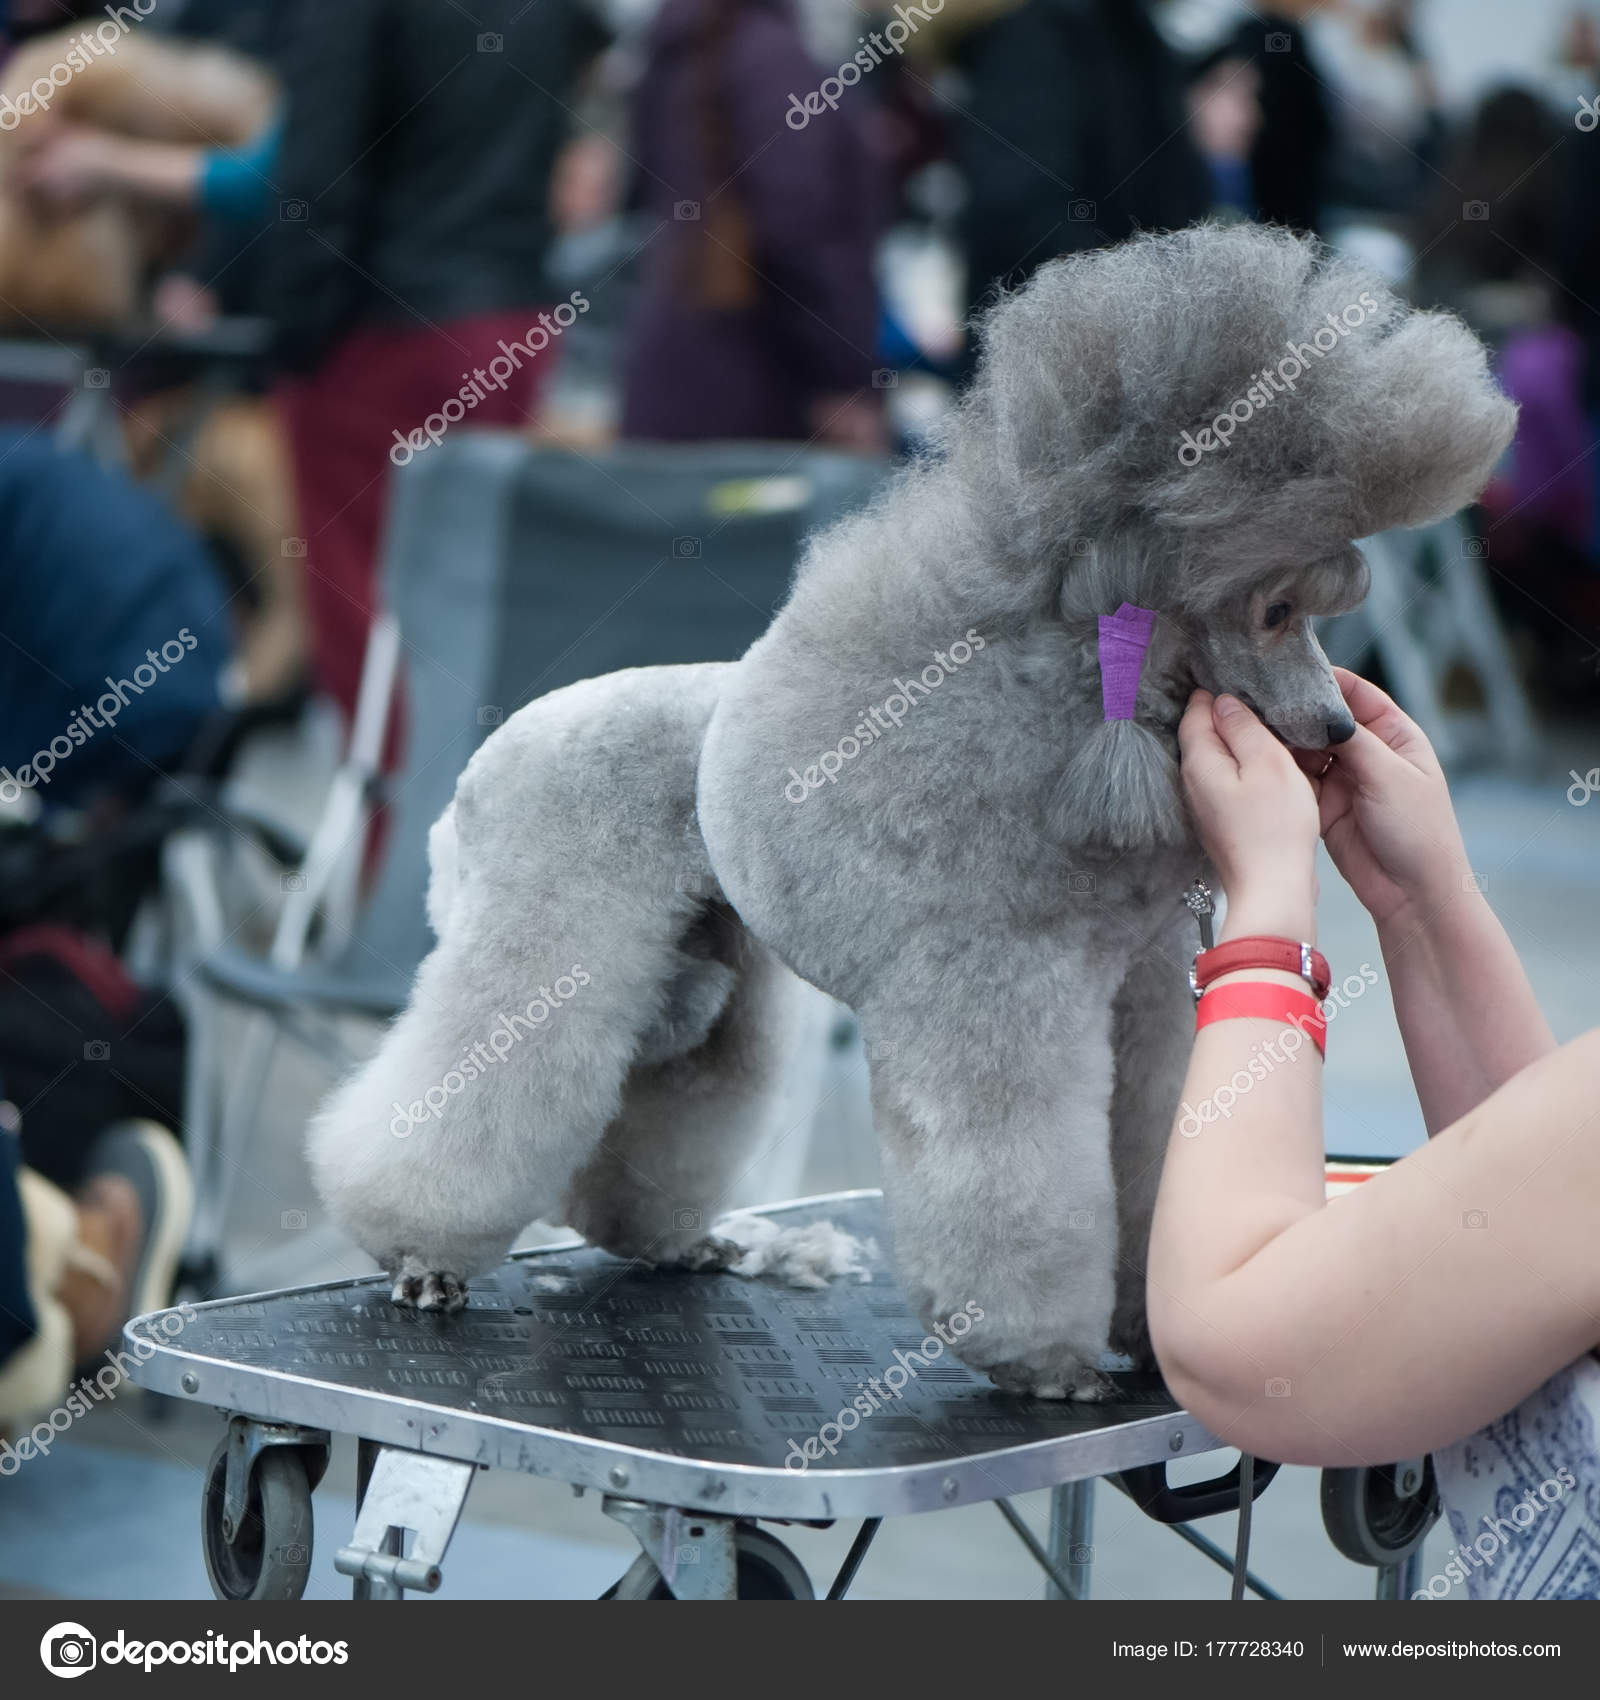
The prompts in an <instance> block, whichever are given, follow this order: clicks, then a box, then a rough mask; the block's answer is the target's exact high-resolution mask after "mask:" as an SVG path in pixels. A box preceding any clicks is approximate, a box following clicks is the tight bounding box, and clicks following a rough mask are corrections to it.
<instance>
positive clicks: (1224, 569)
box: [948, 225, 1516, 748]
mask: <svg viewBox="0 0 1600 1700" xmlns="http://www.w3.org/2000/svg"><path fill="white" fill-rule="evenodd" d="M982 342H983V358H982V362H981V365H980V367H979V372H978V376H977V379H976V380H975V382H974V384H973V386H972V390H971V392H970V393H969V396H968V398H967V400H966V402H965V404H964V405H963V406H962V408H961V409H959V410H958V414H957V417H956V419H955V421H954V423H953V425H952V427H951V434H950V440H949V443H948V455H949V458H950V461H951V464H952V465H953V466H954V468H955V469H956V470H957V471H958V473H959V474H960V475H961V483H962V485H963V487H964V488H965V490H966V491H967V492H968V500H969V501H970V502H972V503H973V504H975V506H976V508H977V509H978V513H979V518H980V522H981V528H982V533H983V535H984V537H985V538H986V539H988V540H989V541H990V543H991V548H990V550H989V551H988V552H987V555H986V559H985V561H984V563H983V565H982V568H981V570H982V571H984V572H985V573H990V574H998V575H999V577H1000V580H1001V583H1002V586H1003V587H1004V592H1005V595H1006V599H1007V600H1008V601H1009V603H1010V605H1011V606H1012V607H1014V608H1017V609H1018V610H1025V609H1026V610H1033V611H1035V612H1038V613H1041V614H1056V613H1059V615H1060V616H1062V617H1063V618H1065V619H1067V620H1068V622H1069V623H1071V622H1073V621H1074V620H1077V621H1092V617H1093V616H1094V615H1097V614H1109V613H1111V612H1113V611H1114V609H1115V608H1116V606H1117V605H1118V603H1119V602H1120V601H1123V600H1126V601H1129V602H1133V603H1136V604H1138V605H1139V606H1141V607H1146V608H1154V609H1156V610H1157V611H1158V613H1159V614H1160V615H1161V616H1162V619H1161V622H1160V625H1159V627H1158V632H1159V633H1160V634H1162V639H1163V641H1162V646H1161V653H1162V655H1163V656H1164V658H1165V664H1166V666H1167V670H1168V674H1169V676H1170V677H1171V678H1172V679H1173V681H1174V682H1175V684H1176V685H1181V684H1182V683H1184V682H1185V681H1187V682H1188V683H1191V684H1200V685H1204V686H1206V687H1208V688H1210V689H1212V690H1227V691H1231V692H1233V693H1234V694H1235V695H1238V696H1241V697H1243V698H1244V699H1245V700H1246V701H1249V702H1252V703H1253V704H1254V705H1255V706H1256V707H1257V709H1258V710H1259V711H1260V713H1261V714H1262V716H1263V718H1264V719H1265V720H1267V722H1268V723H1269V724H1270V725H1272V726H1273V727H1274V729H1275V730H1277V731H1278V732H1279V733H1280V734H1282V736H1283V737H1285V738H1286V739H1287V740H1289V741H1290V742H1291V743H1295V744H1299V745H1303V746H1306V747H1311V748H1317V747H1321V746H1323V745H1325V744H1327V743H1329V742H1337V741H1338V740H1339V739H1341V738H1342V737H1347V736H1349V733H1350V724H1349V719H1348V716H1347V714H1346V711H1345V707H1344V703H1343V701H1342V699H1341V697H1340V695H1339V692H1338V690H1337V688H1336V687H1335V684H1334V680H1333V676H1332V674H1331V672H1330V671H1329V669H1328V664H1327V661H1326V659H1325V658H1324V656H1323V654H1322V651H1321V649H1320V647H1319V646H1318V644H1317V641H1316V638H1315V637H1314V636H1313V634H1312V631H1311V627H1310V623H1309V622H1310V620H1311V619H1312V618H1313V617H1314V616H1316V615H1322V614H1332V613H1337V612H1341V611H1342V610H1344V609H1347V608H1351V607H1353V606H1354V605H1355V604H1356V603H1358V602H1359V601H1360V600H1361V598H1362V596H1363V595H1364V594H1365V593H1366V587H1367V570H1366V567H1365V564H1364V561H1363V558H1362V556H1361V554H1360V552H1359V551H1358V550H1357V549H1356V548H1354V547H1353V544H1354V540H1355V539H1357V538H1362V537H1367V536H1371V535H1373V534H1375V533H1377V532H1381V531H1387V530H1389V529H1391V528H1393V527H1397V526H1416V525H1422V524H1425V523H1427V522H1428V521H1430V520H1434V519H1438V518H1440V517H1442V516H1444V515H1446V514H1449V513H1453V512H1454V511H1455V510H1456V509H1457V508H1459V507H1460V506H1461V505H1462V504H1463V503H1465V502H1468V501H1470V500H1471V499H1472V498H1473V497H1474V496H1476V495H1477V493H1478V492H1479V491H1480V490H1481V489H1482V487H1483V485H1484V484H1485V482H1486V481H1487V480H1488V477H1489V474H1490V472H1491V470H1492V469H1493V467H1494V464H1495V462H1496V460H1497V459H1498V458H1499V456H1500V455H1501V453H1502V452H1503V451H1504V449H1505V447H1506V445H1507V444H1508V443H1509V441H1510V439H1511V434H1512V430H1513V428H1514V426H1515V423H1516V409H1515V408H1514V407H1513V406H1512V404H1511V403H1510V402H1509V401H1508V400H1507V399H1506V398H1505V397H1504V396H1503V395H1502V394H1501V393H1500V391H1499V390H1498V389H1497V388H1496V387H1495V385H1494V382H1493V380H1492V379H1491V377H1490V375H1489V371H1488V365H1487V361H1486V359H1485V355H1484V351H1483V348H1482V346H1481V345H1480V344H1479V343H1478V341H1477V339H1476V338H1475V337H1474V336H1473V335H1472V333H1471V332H1470V331H1468V330H1467V328H1466V327H1465V326H1464V325H1463V324H1461V323H1460V322H1459V321H1458V320H1456V319H1454V318H1451V317H1449V316H1448V315H1446V314H1440V313H1422V312H1417V311H1415V310H1414V309H1412V308H1410V307H1409V306H1407V305H1406V304H1405V303H1404V302H1403V301H1401V300H1400V299H1399V298H1398V297H1397V296H1395V295H1394V294H1393V293H1392V292H1391V291H1389V290H1388V289H1387V288H1386V287H1385V286H1384V285H1383V284H1382V283H1381V282H1380V281H1379V280H1378V279H1377V278H1376V277H1374V276H1373V275H1372V274H1371V273H1370V272H1368V271H1367V270H1366V269H1365V268H1363V267H1361V266H1359V265H1357V264H1356V263H1354V262H1352V261H1350V260H1347V259H1344V258H1341V257H1340V256H1338V255H1336V254H1333V253H1332V252H1330V251H1329V250H1328V249H1326V248H1323V247H1321V246H1320V245H1318V244H1317V243H1315V242H1312V241H1310V240H1308V239H1305V238H1302V237H1297V236H1294V235H1292V234H1290V233H1289V232H1287V231H1283V230H1276V229H1268V228H1266V227H1263V226H1259V225H1232V226H1220V225H1203V226H1199V227H1196V228H1193V229H1189V230H1184V231H1180V232H1177V233H1175V234H1172V235H1163V236H1144V237H1138V238H1136V239H1134V240H1133V241H1130V242H1125V243H1123V244H1121V245H1120V246H1118V247H1115V248H1108V249H1104V250H1101V251H1098V252H1095V253H1090V254H1085V255H1080V256H1077V257H1075V258H1072V259H1068V260H1062V261H1057V262H1055V263H1053V264H1051V265H1047V266H1044V267H1042V268H1041V269H1040V270H1039V271H1038V272H1037V273H1036V274H1035V276H1034V277H1033V279H1032V280H1031V281H1030V282H1029V283H1028V284H1027V285H1026V286H1025V287H1024V288H1023V289H1021V290H1019V291H1018V292H1017V293H1015V294H1014V295H1011V296H1009V297H1006V298H1005V299H1003V300H1002V301H1000V302H999V304H998V305H997V306H995V307H994V308H993V309H992V310H991V311H990V313H989V314H988V315H987V317H986V318H985V320H984V321H983V326H982ZM1091 629H1092V627H1091ZM1152 659H1153V660H1154V659H1156V652H1155V651H1153V652H1152Z"/></svg>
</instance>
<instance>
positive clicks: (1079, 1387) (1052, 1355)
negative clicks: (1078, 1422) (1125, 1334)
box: [987, 1350, 1112, 1403]
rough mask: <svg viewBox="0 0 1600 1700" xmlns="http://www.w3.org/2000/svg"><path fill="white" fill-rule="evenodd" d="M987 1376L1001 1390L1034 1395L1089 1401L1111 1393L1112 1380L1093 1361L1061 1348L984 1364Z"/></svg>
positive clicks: (1034, 1396)
mask: <svg viewBox="0 0 1600 1700" xmlns="http://www.w3.org/2000/svg"><path fill="white" fill-rule="evenodd" d="M987 1374H988V1377H989V1379H990V1380H991V1381H992V1382H993V1383H994V1384H995V1386H996V1387H998V1388H999V1389H1000V1390H1001V1392H1003V1393H1020V1394H1022V1395H1024V1396H1025V1397H1028V1398H1033V1399H1081V1400H1083V1401H1084V1402H1085V1403H1092V1402H1093V1401H1095V1400H1098V1399H1109V1398H1110V1397H1111V1392H1112V1387H1111V1383H1110V1382H1109V1381H1108V1380H1107V1379H1106V1377H1105V1376H1103V1375H1102V1374H1101V1373H1100V1371H1099V1370H1098V1369H1096V1368H1095V1367H1094V1365H1093V1364H1090V1363H1086V1362H1085V1361H1084V1360H1083V1359H1082V1358H1080V1357H1078V1356H1076V1354H1074V1353H1072V1352H1070V1351H1066V1350H1062V1351H1059V1352H1041V1353H1039V1354H1037V1355H1036V1356H1030V1357H1026V1358H1012V1359H1010V1360H1009V1361H1007V1362H1005V1363H998V1364H990V1365H988V1367H987Z"/></svg>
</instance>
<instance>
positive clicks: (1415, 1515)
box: [1322, 1458, 1439, 1569]
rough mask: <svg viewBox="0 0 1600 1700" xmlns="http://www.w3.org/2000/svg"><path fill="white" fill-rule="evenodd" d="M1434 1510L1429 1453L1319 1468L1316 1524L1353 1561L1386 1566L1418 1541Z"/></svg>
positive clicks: (1406, 1554) (1435, 1499) (1436, 1500)
mask: <svg viewBox="0 0 1600 1700" xmlns="http://www.w3.org/2000/svg"><path fill="white" fill-rule="evenodd" d="M1438 1515H1439V1492H1438V1488H1437V1487H1436V1486H1435V1484H1434V1479H1433V1460H1432V1459H1431V1458H1423V1459H1410V1460H1408V1461H1407V1462H1405V1463H1403V1464H1379V1465H1373V1466H1363V1467H1361V1468H1359V1469H1354V1470H1324V1471H1323V1472H1322V1524H1323V1527H1324V1528H1325V1529H1326V1530H1327V1531H1328V1539H1329V1540H1330V1541H1332V1542H1333V1544H1334V1546H1335V1547H1337V1548H1338V1550H1339V1551H1340V1552H1341V1553H1343V1554H1344V1556H1345V1557H1346V1558H1348V1559H1350V1560H1351V1561H1352V1562H1353V1563H1356V1564H1371V1565H1376V1566H1378V1567H1379V1568H1383V1569H1386V1568H1388V1567H1389V1566H1391V1565H1395V1564H1399V1563H1401V1562H1402V1560H1404V1559H1406V1558H1407V1557H1409V1556H1410V1555H1411V1554H1412V1553H1413V1552H1415V1551H1416V1549H1417V1548H1418V1547H1419V1546H1421V1545H1422V1541H1423V1537H1424V1536H1425V1535H1426V1534H1427V1532H1428V1531H1429V1529H1431V1528H1432V1527H1433V1524H1434V1521H1435V1519H1436V1518H1437V1517H1438Z"/></svg>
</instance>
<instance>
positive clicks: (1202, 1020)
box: [1194, 980, 1328, 1057]
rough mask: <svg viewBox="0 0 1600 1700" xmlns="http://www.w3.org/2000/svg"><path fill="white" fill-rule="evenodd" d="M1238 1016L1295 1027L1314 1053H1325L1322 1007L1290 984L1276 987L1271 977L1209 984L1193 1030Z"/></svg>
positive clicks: (1324, 1026)
mask: <svg viewBox="0 0 1600 1700" xmlns="http://www.w3.org/2000/svg"><path fill="white" fill-rule="evenodd" d="M1240 1019H1247V1020H1255V1021H1281V1022H1283V1023H1284V1024H1285V1025H1286V1026H1289V1027H1298V1028H1299V1029H1300V1031H1301V1032H1302V1033H1304V1034H1305V1035H1306V1037H1307V1038H1309V1039H1310V1041H1311V1043H1312V1044H1313V1045H1315V1046H1316V1047H1317V1055H1318V1056H1321V1057H1325V1056H1327V1054H1328V1022H1327V1018H1326V1017H1325V1016H1324V1015H1323V1013H1322V1006H1321V1005H1320V1004H1319V1003H1318V1002H1317V1000H1316V999H1315V998H1314V997H1310V996H1308V995H1307V994H1306V993H1305V992H1297V991H1296V990H1295V989H1294V987H1293V986H1280V985H1278V984H1277V983H1276V982H1274V981H1272V980H1236V981H1234V982H1232V983H1231V984H1229V985H1226V986H1213V987H1212V988H1211V990H1210V991H1208V992H1207V993H1206V994H1205V996H1204V997H1202V998H1201V999H1200V1007H1199V1008H1198V1009H1197V1010H1196V1011H1195V1012H1194V1029H1195V1032H1197V1033H1198V1032H1199V1031H1200V1029H1201V1028H1202V1027H1209V1026H1210V1025H1211V1023H1212V1022H1213V1021H1237V1020H1240Z"/></svg>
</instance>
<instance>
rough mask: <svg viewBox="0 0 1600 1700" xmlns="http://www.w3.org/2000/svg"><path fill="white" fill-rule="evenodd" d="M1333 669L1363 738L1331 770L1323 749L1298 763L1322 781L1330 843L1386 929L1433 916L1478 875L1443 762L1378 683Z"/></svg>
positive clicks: (1337, 754) (1336, 757) (1318, 784)
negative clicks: (1408, 917)
mask: <svg viewBox="0 0 1600 1700" xmlns="http://www.w3.org/2000/svg"><path fill="white" fill-rule="evenodd" d="M1333 672H1334V677H1335V678H1336V679H1337V680H1338V681H1339V689H1340V690H1341V691H1342V692H1343V693H1344V699H1345V701H1346V703H1348V704H1349V707H1350V712H1351V714H1353V715H1354V716H1355V720H1356V734H1355V736H1354V737H1353V738H1351V739H1350V740H1349V741H1348V742H1347V743H1343V744H1340V745H1339V746H1338V747H1337V748H1336V749H1335V750H1333V751H1332V752H1331V753H1332V755H1333V762H1332V765H1331V766H1329V765H1328V758H1327V753H1326V752H1324V751H1321V750H1312V751H1306V752H1304V753H1303V754H1302V755H1301V756H1300V757H1299V760H1300V761H1301V763H1302V766H1304V767H1305V768H1306V769H1307V771H1308V772H1310V773H1312V774H1314V775H1316V777H1314V778H1313V781H1312V783H1313V785H1314V786H1315V788H1316V791H1317V798H1318V805H1319V808H1320V810H1321V817H1322V837H1323V842H1324V843H1326V845H1327V846H1328V854H1329V855H1330V856H1331V857H1332V858H1333V863H1334V866H1335V867H1336V868H1337V869H1338V870H1339V872H1340V873H1341V874H1343V875H1344V877H1345V880H1346V881H1347V883H1348V884H1349V886H1350V889H1351V890H1352V891H1353V892H1354V893H1355V894H1356V896H1357V897H1358V898H1360V899H1361V902H1362V904H1363V905H1364V906H1365V907H1366V909H1367V911H1368V913H1369V914H1371V916H1372V918H1373V919H1374V920H1375V921H1377V922H1378V923H1379V924H1380V925H1382V924H1384V923H1386V922H1390V921H1393V920H1395V919H1396V918H1397V917H1398V916H1400V915H1402V914H1403V913H1405V912H1407V911H1411V912H1415V913H1417V914H1418V915H1419V916H1420V915H1426V914H1427V913H1429V912H1430V911H1431V910H1433V909H1436V908H1437V907H1439V905H1440V904H1442V903H1444V902H1445V901H1447V900H1449V899H1451V898H1454V897H1457V896H1459V895H1460V893H1461V892H1462V891H1463V890H1465V889H1467V885H1466V881H1467V877H1468V875H1469V874H1470V871H1471V870H1470V868H1469V865H1468V862H1467V852H1466V847H1465V846H1464V845H1463V844H1462V842H1461V829H1460V828H1459V827H1458V826H1457V825H1456V817H1455V810H1454V809H1453V808H1452V807H1451V805H1450V792H1449V788H1448V787H1447V786H1446V784H1445V778H1444V772H1443V769H1441V768H1440V766H1439V758H1438V757H1437V756H1435V755H1434V753H1433V746H1432V745H1431V744H1429V742H1428V740H1427V739H1426V738H1425V737H1424V736H1423V734H1422V732H1421V730H1420V728H1418V726H1417V725H1416V724H1415V723H1414V722H1413V721H1412V720H1410V719H1409V718H1407V716H1406V715H1405V714H1403V713H1402V712H1401V710H1400V709H1399V708H1398V707H1397V706H1396V705H1395V704H1394V702H1393V701H1391V700H1390V698H1389V697H1387V696H1385V695H1384V693H1383V692H1382V691H1380V690H1379V689H1378V687H1377V686H1376V685H1374V684H1372V683H1371V682H1370V681H1369V680H1366V679H1363V678H1360V677H1358V676H1357V675H1356V674H1354V673H1351V672H1348V671H1347V670H1346V669H1345V668H1343V667H1335V668H1334V670H1333ZM1324 768H1326V771H1325V772H1324V771H1321V770H1322V769H1324Z"/></svg>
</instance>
